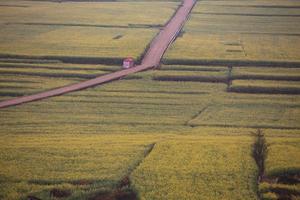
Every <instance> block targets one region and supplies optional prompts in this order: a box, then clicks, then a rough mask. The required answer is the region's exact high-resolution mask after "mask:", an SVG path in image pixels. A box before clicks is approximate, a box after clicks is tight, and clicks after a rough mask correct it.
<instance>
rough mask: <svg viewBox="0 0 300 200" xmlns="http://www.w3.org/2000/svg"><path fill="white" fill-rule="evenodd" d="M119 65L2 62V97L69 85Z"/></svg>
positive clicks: (0, 79)
mask: <svg viewBox="0 0 300 200" xmlns="http://www.w3.org/2000/svg"><path fill="white" fill-rule="evenodd" d="M22 62H26V61H22ZM119 68H120V67H115V66H104V65H80V64H63V63H47V64H43V63H36V64H35V63H33V64H28V63H27V64H24V63H1V62H0V100H4V99H8V98H11V97H17V96H22V95H28V94H33V93H37V92H42V91H44V90H47V89H53V88H56V87H61V86H65V85H68V84H72V83H76V82H79V81H82V80H85V79H88V78H94V77H96V76H99V75H102V74H106V73H110V72H112V71H115V70H118V69H119Z"/></svg>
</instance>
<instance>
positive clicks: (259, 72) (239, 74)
mask: <svg viewBox="0 0 300 200" xmlns="http://www.w3.org/2000/svg"><path fill="white" fill-rule="evenodd" d="M231 79H255V80H256V79H257V80H284V81H300V69H299V68H280V67H233V69H232V74H231Z"/></svg>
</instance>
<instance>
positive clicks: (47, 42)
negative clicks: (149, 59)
mask: <svg viewBox="0 0 300 200" xmlns="http://www.w3.org/2000/svg"><path fill="white" fill-rule="evenodd" d="M156 33H157V31H156V30H152V29H120V28H109V29H107V28H95V27H83V28H82V27H58V26H40V25H37V26H27V25H9V26H6V25H5V27H3V28H1V32H0V35H1V41H0V42H1V45H0V52H1V54H2V55H3V56H2V57H14V56H16V55H21V56H23V57H25V58H26V57H30V56H35V57H43V56H52V57H54V58H58V59H60V58H65V57H67V58H68V57H71V58H69V60H70V62H72V57H87V58H89V57H92V58H95V57H98V58H103V60H104V59H105V58H107V60H109V59H119V64H121V62H120V60H122V58H124V57H127V56H132V57H134V58H135V59H140V56H141V55H142V53H143V52H144V50H145V49H146V47H147V45H148V43H150V41H151V40H152V38H153V37H154V36H155V34H156ZM138 34H141V35H140V36H139V37H136V35H138ZM120 35H123V36H124V37H122V38H119V39H115V38H116V37H117V36H120ZM100 61H101V59H100ZM104 61H105V60H104ZM104 61H103V62H104ZM73 62H76V60H75V61H73ZM107 62H108V61H107ZM110 62H112V61H110Z"/></svg>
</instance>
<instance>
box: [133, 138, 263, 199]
mask: <svg viewBox="0 0 300 200" xmlns="http://www.w3.org/2000/svg"><path fill="white" fill-rule="evenodd" d="M251 142H252V138H251V137H244V136H241V137H228V136H225V137H224V136H223V137H214V136H206V137H201V136H195V135H193V136H190V135H189V136H181V137H180V136H179V137H178V138H174V139H169V140H167V141H162V142H159V143H157V144H156V146H155V148H154V149H153V151H152V153H151V154H150V155H149V156H148V157H147V158H146V159H145V160H144V162H143V163H142V164H141V165H140V166H139V167H138V168H137V169H136V170H135V171H134V173H133V174H132V180H133V184H134V186H135V187H136V189H137V191H138V192H139V195H140V197H141V199H145V200H146V199H174V200H175V199H203V200H206V199H252V200H253V199H257V198H256V194H255V176H256V166H255V163H254V161H253V160H252V158H251Z"/></svg>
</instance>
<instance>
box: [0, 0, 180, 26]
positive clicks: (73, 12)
mask: <svg viewBox="0 0 300 200" xmlns="http://www.w3.org/2000/svg"><path fill="white" fill-rule="evenodd" d="M178 4H179V3H178V2H174V1H164V2H153V1H151V2H147V1H142V2H137V1H132V2H131V1H126V2H113V1H111V2H109V1H106V2H83V1H81V2H72V1H69V2H63V3H60V2H54V1H53V2H47V1H18V0H12V1H9V2H4V1H1V2H0V5H1V6H0V22H1V23H2V24H27V25H35V24H36V25H38V24H40V25H45V26H50V25H58V26H59V25H61V26H95V27H102V26H103V27H104V28H105V27H108V28H109V27H124V28H126V27H128V28H131V27H133V28H134V27H137V28H143V27H144V28H145V27H146V28H147V27H159V26H163V25H164V24H165V23H166V22H167V21H168V20H169V18H170V16H171V15H172V14H173V12H174V11H175V9H176V8H177V5H178Z"/></svg>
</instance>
